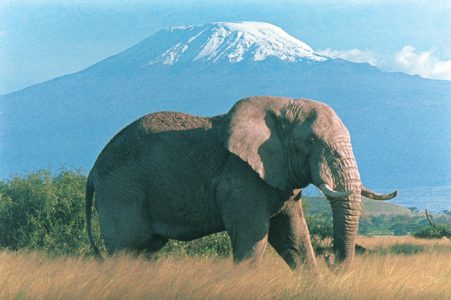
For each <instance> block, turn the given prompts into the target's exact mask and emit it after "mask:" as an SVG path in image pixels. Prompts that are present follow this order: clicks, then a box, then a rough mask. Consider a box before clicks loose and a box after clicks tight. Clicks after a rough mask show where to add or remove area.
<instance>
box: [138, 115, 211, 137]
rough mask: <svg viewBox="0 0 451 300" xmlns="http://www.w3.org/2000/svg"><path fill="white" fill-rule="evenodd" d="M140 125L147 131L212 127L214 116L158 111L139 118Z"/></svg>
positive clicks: (157, 131) (156, 131)
mask: <svg viewBox="0 0 451 300" xmlns="http://www.w3.org/2000/svg"><path fill="white" fill-rule="evenodd" d="M137 122H138V124H137V125H138V127H139V128H140V129H141V130H143V131H144V132H145V133H159V132H165V131H173V130H189V129H196V128H199V129H200V128H202V129H210V128H211V127H212V125H213V123H212V118H206V117H198V116H192V115H188V114H184V113H179V112H169V111H167V112H158V113H153V114H148V115H146V116H144V117H142V118H141V119H139V120H137Z"/></svg>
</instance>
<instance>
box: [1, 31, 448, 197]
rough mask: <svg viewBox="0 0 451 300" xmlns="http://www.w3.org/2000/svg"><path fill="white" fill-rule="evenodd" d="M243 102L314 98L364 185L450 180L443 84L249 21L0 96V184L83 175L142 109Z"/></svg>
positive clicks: (154, 43)
mask: <svg viewBox="0 0 451 300" xmlns="http://www.w3.org/2000/svg"><path fill="white" fill-rule="evenodd" d="M250 95H280V96H289V97H294V98H300V97H304V98H311V99H317V100H320V101H323V102H326V103H328V104H329V105H331V106H332V107H333V108H334V109H335V110H336V111H337V112H338V114H339V115H340V116H341V117H342V119H343V120H344V122H345V124H346V125H347V126H348V128H349V129H350V131H351V135H352V138H353V145H354V150H355V154H356V157H357V159H358V163H359V167H360V171H361V175H362V178H363V180H364V182H365V183H366V184H367V185H368V186H371V187H375V188H401V192H402V188H410V187H430V186H444V185H448V186H449V185H451V152H450V149H451V130H450V122H449V118H450V116H451V82H449V81H440V80H430V79H424V78H421V77H419V76H411V75H406V74H403V73H389V72H383V71H381V70H379V69H377V68H375V67H372V66H370V65H368V64H359V63H352V62H349V61H345V60H340V59H331V58H328V57H324V56H321V55H319V54H317V53H315V51H314V50H313V49H312V47H310V46H309V45H308V44H306V43H304V42H302V41H300V40H298V39H296V38H295V37H293V36H291V35H289V34H288V33H286V32H285V31H283V30H282V29H281V28H279V27H277V26H274V25H271V24H267V23H256V22H239V23H209V24H204V25H193V26H179V27H173V28H169V29H164V30H161V31H159V32H157V33H155V34H154V35H152V36H150V37H149V38H147V39H145V40H143V41H142V42H140V43H138V44H137V45H135V46H133V47H131V48H129V49H127V50H125V51H123V52H121V53H119V54H117V55H115V56H112V57H109V58H106V59H105V60H103V61H100V62H99V63H97V64H95V65H92V66H90V67H88V68H87V69H85V70H82V71H80V72H77V73H73V74H68V75H65V76H62V77H59V78H55V79H53V80H50V81H47V82H44V83H42V84H38V85H34V86H31V87H28V88H25V89H23V90H20V91H17V92H14V93H10V94H7V95H3V96H2V97H1V98H0V112H1V114H0V118H1V120H0V122H1V123H0V124H1V129H0V141H1V146H0V147H1V148H0V166H1V170H0V177H2V178H5V177H8V176H10V175H14V174H22V173H24V172H27V171H29V170H35V169H39V168H49V167H50V168H53V169H57V168H60V167H66V168H71V169H73V168H80V167H81V168H82V169H83V170H84V171H85V172H87V171H88V170H89V169H90V167H91V166H92V164H93V162H94V160H95V159H96V157H97V155H98V153H99V152H100V150H101V149H102V148H103V147H104V145H105V144H106V143H107V141H108V140H109V139H110V138H111V137H112V136H113V135H114V133H116V132H117V131H119V130H120V129H121V128H123V127H124V126H125V125H127V124H128V123H130V122H131V121H133V120H135V119H136V118H138V117H140V116H142V115H144V114H147V113H149V112H154V111H160V110H172V111H183V112H187V113H191V114H198V115H215V114H220V113H224V112H227V111H228V110H229V109H230V107H231V106H232V105H233V103H235V102H236V101H237V100H239V99H241V98H244V97H246V96H250Z"/></svg>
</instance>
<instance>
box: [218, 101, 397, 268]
mask: <svg viewBox="0 0 451 300" xmlns="http://www.w3.org/2000/svg"><path fill="white" fill-rule="evenodd" d="M226 120H227V121H226V126H225V133H224V135H225V147H226V148H227V149H228V150H229V151H230V152H232V153H234V154H235V155H237V156H239V157H240V158H241V159H243V160H245V161H246V162H247V163H248V164H249V165H250V166H251V167H252V168H253V169H254V170H255V171H256V172H257V173H258V174H259V175H260V177H261V178H262V179H263V180H265V181H266V182H267V183H268V184H269V185H271V186H273V187H274V188H278V189H294V188H302V187H306V186H307V185H308V184H311V183H312V184H314V185H316V186H317V187H318V188H320V189H321V190H322V191H323V193H324V194H325V195H326V196H327V198H328V199H329V200H330V202H331V206H332V211H333V227H334V230H333V231H334V233H333V245H334V250H335V253H336V258H337V259H338V260H339V261H340V260H344V259H347V260H350V259H352V258H353V256H354V251H355V250H354V246H355V238H356V235H357V229H358V223H359V217H360V202H361V196H362V195H364V196H366V197H369V198H373V199H376V200H385V199H391V198H393V197H394V196H396V192H395V193H392V194H389V195H379V194H375V193H373V192H371V191H369V190H368V189H366V188H365V187H364V186H363V185H362V183H361V180H360V175H359V171H358V169H357V164H356V161H355V158H354V154H353V151H352V147H351V139H350V136H349V132H348V130H347V129H346V127H345V126H344V124H343V122H342V121H341V119H340V118H339V117H338V116H337V114H336V113H335V111H333V110H332V109H331V108H330V107H329V106H327V105H326V104H323V103H320V102H316V101H311V100H293V99H289V98H280V97H253V98H247V99H243V100H241V101H239V102H238V103H237V104H236V105H235V106H234V107H233V108H232V109H231V111H230V112H229V113H228V115H227V119H226Z"/></svg>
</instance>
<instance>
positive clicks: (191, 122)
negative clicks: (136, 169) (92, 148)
mask: <svg viewBox="0 0 451 300" xmlns="http://www.w3.org/2000/svg"><path fill="white" fill-rule="evenodd" d="M221 120H222V116H219V117H213V118H208V117H197V116H192V115H188V114H184V113H178V112H157V113H152V114H148V115H146V116H143V117H141V118H140V119H138V120H136V121H134V122H133V123H131V124H129V125H128V126H126V127H125V128H123V129H122V130H121V131H120V132H119V133H117V134H116V135H115V136H114V137H113V138H112V139H111V140H110V141H109V142H108V144H107V145H106V146H105V148H104V149H103V150H102V152H101V153H100V155H99V157H98V158H97V160H96V162H95V165H94V168H93V169H94V171H95V173H96V174H98V175H100V176H102V175H105V174H108V173H110V172H112V171H114V170H116V169H118V168H121V167H122V166H123V165H125V164H130V163H131V162H137V161H140V159H141V158H142V156H144V155H146V152H147V151H148V148H149V147H152V145H155V144H158V142H159V141H161V140H162V139H167V138H168V137H169V139H171V140H173V138H172V137H171V136H174V135H177V136H179V137H184V138H189V137H190V136H191V137H192V136H193V135H194V134H196V135H199V133H205V134H207V132H211V131H212V130H211V129H212V128H213V126H214V125H215V124H216V123H217V122H218V121H219V122H220V121H221Z"/></svg>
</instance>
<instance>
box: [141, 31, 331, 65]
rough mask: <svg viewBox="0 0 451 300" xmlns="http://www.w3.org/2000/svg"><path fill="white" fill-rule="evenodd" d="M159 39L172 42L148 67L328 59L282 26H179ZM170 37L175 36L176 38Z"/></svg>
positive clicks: (162, 33)
mask: <svg viewBox="0 0 451 300" xmlns="http://www.w3.org/2000/svg"><path fill="white" fill-rule="evenodd" d="M157 36H160V38H159V40H161V41H162V42H163V43H164V42H165V41H168V40H169V41H171V42H172V43H170V44H169V47H168V48H166V49H164V50H163V51H162V53H160V54H157V55H156V56H154V57H153V58H151V59H150V60H149V61H148V64H157V63H163V64H166V65H173V64H175V63H177V62H183V61H185V62H186V61H206V62H212V63H216V62H219V61H228V62H230V63H238V62H240V61H243V60H244V59H250V60H253V61H262V60H265V59H266V58H268V57H275V58H278V59H280V60H283V61H290V62H294V61H298V60H313V61H324V60H326V59H327V58H326V57H324V56H321V55H318V54H316V53H315V52H314V51H313V49H312V48H311V47H310V46H309V45H307V44H306V43H304V42H302V41H300V40H298V39H296V38H295V37H293V36H291V35H289V34H288V33H286V32H285V31H284V30H283V29H281V28H280V27H277V26H275V25H272V24H269V23H262V22H236V23H230V22H218V23H207V24H204V25H191V26H178V27H172V28H169V29H166V30H162V31H160V32H159V33H158V34H157ZM169 36H174V39H173V38H170V37H169ZM166 43H167V42H166Z"/></svg>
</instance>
